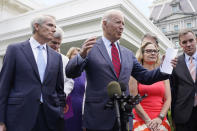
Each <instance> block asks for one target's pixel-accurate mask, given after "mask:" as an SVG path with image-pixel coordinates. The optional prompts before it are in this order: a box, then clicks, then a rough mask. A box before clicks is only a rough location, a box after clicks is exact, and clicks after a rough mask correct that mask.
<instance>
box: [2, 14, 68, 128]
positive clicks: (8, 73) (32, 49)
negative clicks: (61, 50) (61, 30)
mask: <svg viewBox="0 0 197 131" xmlns="http://www.w3.org/2000/svg"><path fill="white" fill-rule="evenodd" d="M31 26H32V32H33V36H32V37H31V38H30V39H29V40H27V41H24V42H21V43H17V44H12V45H10V46H8V48H7V51H6V54H5V57H4V61H3V68H2V71H1V74H0V122H4V123H5V125H6V127H7V130H8V131H58V129H57V128H58V127H57V126H58V121H59V119H60V118H62V117H63V107H64V105H65V94H64V88H63V86H64V85H63V84H64V83H63V71H62V68H63V67H62V59H61V55H60V54H58V53H57V52H55V51H54V50H53V49H51V48H50V47H48V46H47V45H46V43H47V42H49V41H50V40H51V39H52V38H53V34H54V32H55V28H56V22H55V18H54V17H53V16H49V15H42V16H39V17H36V18H35V19H33V20H32V23H31Z"/></svg>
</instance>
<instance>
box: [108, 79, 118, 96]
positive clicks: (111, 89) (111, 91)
mask: <svg viewBox="0 0 197 131" xmlns="http://www.w3.org/2000/svg"><path fill="white" fill-rule="evenodd" d="M107 94H108V96H109V97H110V98H114V97H115V96H121V90H120V84H119V83H118V82H116V81H111V82H110V83H109V84H108V85H107Z"/></svg>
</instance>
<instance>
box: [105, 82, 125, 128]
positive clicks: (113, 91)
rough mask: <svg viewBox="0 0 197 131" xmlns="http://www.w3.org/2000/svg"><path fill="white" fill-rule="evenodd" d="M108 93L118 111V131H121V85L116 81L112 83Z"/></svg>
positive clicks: (109, 85)
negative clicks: (119, 100)
mask: <svg viewBox="0 0 197 131" xmlns="http://www.w3.org/2000/svg"><path fill="white" fill-rule="evenodd" d="M107 93H108V96H109V97H110V98H111V99H112V100H113V102H114V105H115V109H116V118H117V122H118V129H119V131H121V122H120V110H119V104H118V99H119V98H120V96H121V94H122V93H121V89H120V84H119V83H118V82H116V81H111V82H110V83H109V84H108V85H107Z"/></svg>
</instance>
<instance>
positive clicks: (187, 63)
mask: <svg viewBox="0 0 197 131" xmlns="http://www.w3.org/2000/svg"><path fill="white" fill-rule="evenodd" d="M193 57H194V60H195V61H194V64H195V65H197V62H196V61H197V51H196V52H195V53H194V54H193ZM189 58H190V56H189V55H187V54H186V53H185V63H186V65H187V67H188V69H189Z"/></svg>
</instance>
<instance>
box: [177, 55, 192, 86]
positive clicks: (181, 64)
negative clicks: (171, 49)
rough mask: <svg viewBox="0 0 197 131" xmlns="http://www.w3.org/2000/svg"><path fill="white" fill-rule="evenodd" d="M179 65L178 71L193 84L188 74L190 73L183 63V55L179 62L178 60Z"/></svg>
mask: <svg viewBox="0 0 197 131" xmlns="http://www.w3.org/2000/svg"><path fill="white" fill-rule="evenodd" d="M179 62H180V63H179V65H180V71H182V72H183V73H184V74H185V75H184V76H185V77H186V78H188V80H190V81H191V82H192V83H194V81H193V79H192V77H191V74H190V71H189V69H188V67H187V65H186V63H185V55H184V54H183V55H181V56H180V60H179Z"/></svg>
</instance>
